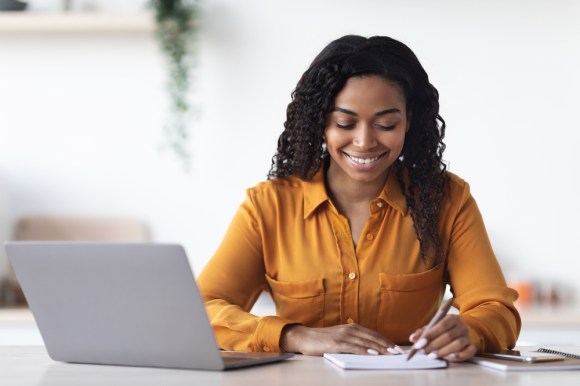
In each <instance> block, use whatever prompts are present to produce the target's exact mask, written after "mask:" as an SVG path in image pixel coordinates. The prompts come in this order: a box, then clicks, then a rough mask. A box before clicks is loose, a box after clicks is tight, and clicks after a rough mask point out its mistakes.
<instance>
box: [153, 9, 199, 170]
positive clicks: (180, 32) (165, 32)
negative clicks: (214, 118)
mask: <svg viewBox="0 0 580 386" xmlns="http://www.w3.org/2000/svg"><path fill="white" fill-rule="evenodd" d="M151 6H152V8H153V10H154V13H155V21H156V26H157V28H156V36H157V39H158V41H159V45H160V48H161V51H162V53H163V54H164V56H165V58H166V63H167V67H168V78H167V92H168V94H169V101H170V114H169V118H168V120H167V122H166V124H165V127H164V134H165V136H164V139H165V147H167V148H169V149H170V150H171V151H172V152H173V153H174V154H175V155H176V156H177V157H178V159H179V160H180V161H181V163H182V165H183V167H184V169H186V170H187V169H189V166H190V158H191V154H190V151H189V146H188V145H189V139H190V132H189V125H188V121H189V117H190V115H191V114H190V113H191V106H190V103H189V100H188V93H189V91H190V85H191V75H190V74H191V71H190V70H191V68H192V66H193V48H192V43H193V37H194V33H195V24H194V22H193V21H194V19H195V17H196V16H197V14H198V2H197V1H196V0H151Z"/></svg>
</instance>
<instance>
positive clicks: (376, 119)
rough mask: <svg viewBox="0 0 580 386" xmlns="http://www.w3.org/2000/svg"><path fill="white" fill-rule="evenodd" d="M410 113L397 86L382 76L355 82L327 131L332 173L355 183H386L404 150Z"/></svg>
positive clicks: (345, 92)
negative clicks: (388, 174) (391, 169)
mask: <svg viewBox="0 0 580 386" xmlns="http://www.w3.org/2000/svg"><path fill="white" fill-rule="evenodd" d="M406 107H407V104H406V101H405V97H404V96H403V93H402V92H401V90H400V88H399V86H397V84H395V83H393V82H391V81H389V80H386V79H384V78H381V77H379V76H363V77H353V78H350V79H349V80H348V81H347V82H346V84H345V86H344V88H343V89H342V90H341V91H340V92H339V93H338V95H337V96H336V99H335V101H334V109H333V111H332V112H331V113H330V115H329V116H328V121H327V125H326V147H327V150H328V153H329V155H330V158H331V160H330V169H329V173H334V175H337V174H338V175H342V176H343V177H347V179H350V180H352V181H353V182H355V181H356V182H367V183H369V182H377V183H384V180H385V177H386V174H387V172H388V170H389V167H390V166H391V165H392V164H393V163H394V162H395V160H396V159H397V158H398V157H399V155H400V154H401V151H402V149H403V143H404V142H405V134H406V132H407V130H408V127H409V124H408V120H407V109H406Z"/></svg>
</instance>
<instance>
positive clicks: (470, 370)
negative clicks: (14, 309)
mask: <svg viewBox="0 0 580 386" xmlns="http://www.w3.org/2000/svg"><path fill="white" fill-rule="evenodd" d="M560 349H561V350H565V349H566V347H561V348H560ZM579 381H580V371H567V372H564V371H559V372H556V371H548V372H520V373H508V372H502V371H496V370H490V369H486V368H482V367H479V366H476V365H473V364H469V363H462V364H451V365H450V367H449V368H448V369H439V370H416V371H356V370H349V371H345V370H341V369H339V368H338V367H336V366H334V365H333V364H331V363H329V362H327V361H326V360H324V359H323V358H321V357H307V356H302V355H298V356H296V357H294V358H292V359H290V360H287V361H285V362H282V363H276V364H271V365H265V366H259V367H253V368H247V369H240V370H232V371H227V372H211V371H194V370H171V369H154V368H138V367H122V366H99V365H82V364H67V363H59V362H54V361H52V360H51V359H50V358H49V357H48V355H47V354H46V351H45V349H44V347H43V346H0V385H11V386H28V385H42V386H48V385H58V386H67V385H74V386H78V385H95V386H97V385H103V386H110V385H116V386H123V385H131V386H134V385H140V386H148V385H155V386H159V385H163V386H172V385H184V386H186V385H187V386H192V385H204V386H208V385H209V386H218V385H228V386H241V385H251V386H254V385H268V386H274V385H275V386H285V385H289V386H307V385H316V386H322V385H333V386H334V385H397V386H407V385H429V386H438V385H441V386H490V385H493V386H503V385H510V386H513V385H518V386H545V385H557V386H577V385H578V384H579Z"/></svg>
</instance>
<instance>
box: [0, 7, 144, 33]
mask: <svg viewBox="0 0 580 386" xmlns="http://www.w3.org/2000/svg"><path fill="white" fill-rule="evenodd" d="M154 31H155V20H154V17H153V13H151V12H141V13H101V12H69V13H33V12H0V33H2V34H6V33H62V32H65V33H68V32H70V33H73V32H104V33H106V32H146V33H149V32H151V33H152V32H154Z"/></svg>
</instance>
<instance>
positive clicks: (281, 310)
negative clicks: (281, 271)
mask: <svg viewBox="0 0 580 386" xmlns="http://www.w3.org/2000/svg"><path fill="white" fill-rule="evenodd" d="M266 280H267V281H268V285H269V286H270V292H271V295H272V299H273V300H274V304H275V305H276V314H277V315H278V316H279V317H281V318H285V319H289V320H291V321H294V322H298V323H302V324H304V325H305V326H308V327H322V326H323V320H324V279H312V280H302V281H278V280H274V279H272V278H271V277H270V276H268V275H266Z"/></svg>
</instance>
